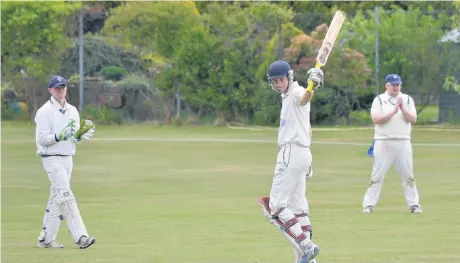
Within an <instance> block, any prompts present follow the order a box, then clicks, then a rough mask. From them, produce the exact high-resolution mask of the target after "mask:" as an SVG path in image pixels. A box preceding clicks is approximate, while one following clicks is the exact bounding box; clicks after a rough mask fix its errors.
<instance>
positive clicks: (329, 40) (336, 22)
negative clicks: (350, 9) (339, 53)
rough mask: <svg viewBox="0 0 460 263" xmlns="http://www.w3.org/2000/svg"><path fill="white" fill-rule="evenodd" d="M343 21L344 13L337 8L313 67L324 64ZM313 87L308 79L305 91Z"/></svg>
mask: <svg viewBox="0 0 460 263" xmlns="http://www.w3.org/2000/svg"><path fill="white" fill-rule="evenodd" d="M343 21H345V13H344V12H342V11H340V10H337V11H336V12H335V14H334V18H332V22H331V24H330V25H329V29H328V30H327V33H326V36H325V37H324V40H323V44H322V45H321V48H320V49H319V52H318V56H317V57H316V65H315V68H317V69H319V68H321V67H322V66H324V65H326V62H327V58H328V57H329V54H331V51H332V48H333V47H334V43H335V40H336V39H337V36H338V35H339V32H340V29H341V28H342V24H343ZM312 89H313V81H311V80H310V81H308V86H307V91H308V92H311V91H312Z"/></svg>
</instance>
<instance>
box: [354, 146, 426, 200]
mask: <svg viewBox="0 0 460 263" xmlns="http://www.w3.org/2000/svg"><path fill="white" fill-rule="evenodd" d="M393 164H394V165H395V168H396V171H397V172H398V173H399V175H401V178H402V185H403V188H404V195H405V197H406V202H407V205H408V206H409V208H410V207H411V206H413V205H419V196H418V191H417V186H416V184H415V178H414V169H413V156H412V144H411V142H410V140H376V141H375V145H374V164H373V168H372V176H371V180H370V182H369V187H368V189H367V191H366V194H365V195H364V200H363V207H367V206H373V207H375V206H376V204H377V202H378V201H379V198H380V192H381V190H382V185H383V180H384V178H385V175H386V174H387V173H388V171H389V170H390V168H391V167H392V166H393Z"/></svg>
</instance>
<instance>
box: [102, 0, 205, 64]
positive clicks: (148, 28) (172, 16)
mask: <svg viewBox="0 0 460 263" xmlns="http://www.w3.org/2000/svg"><path fill="white" fill-rule="evenodd" d="M112 12H113V14H112V16H110V18H109V19H108V20H107V21H106V23H105V26H104V33H105V34H107V35H108V36H112V37H113V38H114V41H117V42H121V43H122V44H124V45H125V46H127V47H132V48H134V49H136V50H138V51H139V52H140V53H144V54H145V53H148V52H150V51H151V50H155V51H157V52H158V53H160V54H161V55H162V56H165V57H172V56H173V53H174V51H175V49H177V47H178V46H179V45H180V43H181V41H180V39H181V34H182V32H183V30H184V29H186V28H189V27H193V26H194V25H196V23H197V21H198V16H199V14H198V10H197V9H196V7H195V4H194V3H193V2H128V3H126V4H125V5H122V6H119V7H117V8H114V9H112Z"/></svg>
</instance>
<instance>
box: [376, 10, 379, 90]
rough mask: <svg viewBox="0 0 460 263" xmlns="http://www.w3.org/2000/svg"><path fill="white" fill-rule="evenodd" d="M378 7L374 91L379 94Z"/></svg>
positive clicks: (377, 15)
mask: <svg viewBox="0 0 460 263" xmlns="http://www.w3.org/2000/svg"><path fill="white" fill-rule="evenodd" d="M379 85H380V84H379V7H378V6H376V7H375V92H376V95H379Z"/></svg>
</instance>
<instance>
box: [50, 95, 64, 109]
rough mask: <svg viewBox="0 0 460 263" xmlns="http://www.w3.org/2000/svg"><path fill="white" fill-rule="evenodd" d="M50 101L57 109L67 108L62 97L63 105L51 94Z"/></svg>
mask: <svg viewBox="0 0 460 263" xmlns="http://www.w3.org/2000/svg"><path fill="white" fill-rule="evenodd" d="M50 102H51V104H52V105H53V107H55V108H56V109H58V110H61V109H63V110H67V108H68V104H67V101H66V100H65V99H64V107H61V104H59V102H58V101H57V100H56V99H55V98H54V97H53V96H51V99H50Z"/></svg>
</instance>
